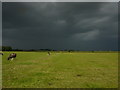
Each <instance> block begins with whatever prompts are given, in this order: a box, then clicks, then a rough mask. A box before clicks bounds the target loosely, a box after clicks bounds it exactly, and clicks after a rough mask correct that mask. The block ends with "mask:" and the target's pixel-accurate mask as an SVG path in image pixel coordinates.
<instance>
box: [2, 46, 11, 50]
mask: <svg viewBox="0 0 120 90" xmlns="http://www.w3.org/2000/svg"><path fill="white" fill-rule="evenodd" d="M2 51H12V47H11V46H2Z"/></svg>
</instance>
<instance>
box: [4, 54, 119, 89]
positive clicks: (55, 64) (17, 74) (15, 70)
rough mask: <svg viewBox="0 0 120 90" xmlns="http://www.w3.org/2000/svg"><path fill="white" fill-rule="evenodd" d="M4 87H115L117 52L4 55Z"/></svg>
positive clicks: (116, 85) (116, 79) (116, 84)
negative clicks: (9, 59) (10, 57)
mask: <svg viewBox="0 0 120 90" xmlns="http://www.w3.org/2000/svg"><path fill="white" fill-rule="evenodd" d="M3 53H4V55H3V58H2V86H3V88H117V87H118V53H117V52H105V53H104V52H103V53H99V52H97V53H95V52H94V53H92V52H85V53H84V52H73V53H69V52H52V53H51V55H48V54H47V52H14V53H17V58H15V59H14V60H13V61H8V60H7V57H8V56H9V54H10V53H12V52H3Z"/></svg>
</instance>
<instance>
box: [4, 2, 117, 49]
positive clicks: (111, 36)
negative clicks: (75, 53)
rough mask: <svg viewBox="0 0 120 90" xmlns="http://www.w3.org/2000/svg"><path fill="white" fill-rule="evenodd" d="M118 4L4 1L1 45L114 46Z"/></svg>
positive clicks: (42, 46)
mask: <svg viewBox="0 0 120 90" xmlns="http://www.w3.org/2000/svg"><path fill="white" fill-rule="evenodd" d="M117 9H118V8H117V3H82V2H79V3H75V2H71V3H70V2H67V3H65V2H63V3H62V2H61V3H55V2H46V3H45V2H44V3H43V2H39V3H33V2H32V3H25V2H24V3H20V2H19V3H3V44H4V45H11V46H13V47H15V48H24V49H25V48H26V49H30V48H36V49H38V48H39V49H40V48H50V49H76V50H77V49H78V50H115V49H117V24H118V16H117V12H118V11H117Z"/></svg>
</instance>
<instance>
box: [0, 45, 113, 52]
mask: <svg viewBox="0 0 120 90" xmlns="http://www.w3.org/2000/svg"><path fill="white" fill-rule="evenodd" d="M0 50H1V51H38V52H45V51H65V52H79V51H80V50H72V49H71V50H70V49H64V50H54V49H27V50H26V49H13V48H12V47H11V46H0ZM110 51H111V50H109V52H110ZM81 52H86V51H81ZM87 52H93V53H94V52H100V51H99V50H98V51H94V50H91V51H87Z"/></svg>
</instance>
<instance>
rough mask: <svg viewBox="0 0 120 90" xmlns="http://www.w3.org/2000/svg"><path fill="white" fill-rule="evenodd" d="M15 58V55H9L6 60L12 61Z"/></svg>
mask: <svg viewBox="0 0 120 90" xmlns="http://www.w3.org/2000/svg"><path fill="white" fill-rule="evenodd" d="M16 56H17V55H16V53H12V54H10V55H9V57H8V60H13V59H14V58H16Z"/></svg>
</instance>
